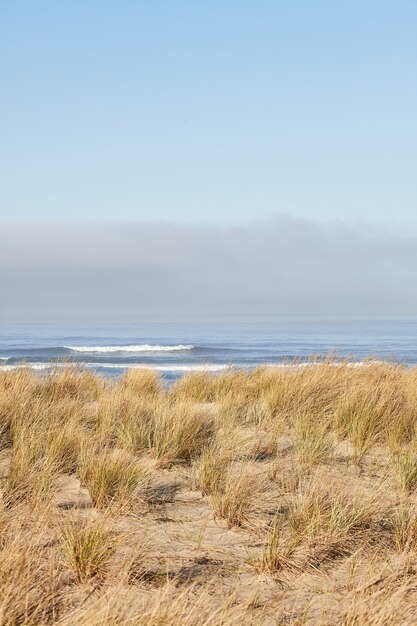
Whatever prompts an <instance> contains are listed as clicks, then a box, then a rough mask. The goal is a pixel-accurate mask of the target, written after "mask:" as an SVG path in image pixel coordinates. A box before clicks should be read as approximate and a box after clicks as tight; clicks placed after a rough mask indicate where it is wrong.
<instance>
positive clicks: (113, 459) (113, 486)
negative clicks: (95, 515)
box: [80, 449, 151, 510]
mask: <svg viewBox="0 0 417 626" xmlns="http://www.w3.org/2000/svg"><path fill="white" fill-rule="evenodd" d="M80 476H81V480H82V482H83V483H84V484H85V486H86V487H87V489H88V491H89V494H90V497H91V500H92V502H93V504H94V506H95V507H97V508H98V509H107V508H109V507H116V508H120V509H122V510H126V509H127V508H132V507H135V506H136V505H137V504H138V499H139V497H140V496H141V495H142V496H143V495H144V493H145V491H146V489H147V487H148V485H149V481H150V477H151V469H150V466H149V464H146V463H144V462H143V461H139V460H138V459H137V458H136V457H133V456H132V455H130V454H129V453H127V452H125V451H124V450H119V449H110V450H104V451H99V452H95V451H90V450H85V451H84V453H83V458H82V461H81V467H80Z"/></svg>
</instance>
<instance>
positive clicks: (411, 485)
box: [392, 449, 417, 494]
mask: <svg viewBox="0 0 417 626" xmlns="http://www.w3.org/2000/svg"><path fill="white" fill-rule="evenodd" d="M392 461H393V466H394V469H395V473H396V475H397V479H398V482H399V484H400V486H401V489H402V490H403V491H404V492H405V493H407V494H410V493H411V492H412V491H413V490H414V489H415V488H416V487H417V453H416V452H415V451H414V450H406V449H404V450H397V451H396V452H394V454H393V457H392Z"/></svg>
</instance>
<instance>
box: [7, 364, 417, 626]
mask: <svg viewBox="0 0 417 626" xmlns="http://www.w3.org/2000/svg"><path fill="white" fill-rule="evenodd" d="M416 417H417V368H412V369H410V368H405V367H401V366H398V365H390V364H383V363H369V364H366V365H365V366H363V367H360V368H358V367H352V366H351V365H350V364H349V363H348V362H344V361H338V360H337V359H334V358H329V359H327V360H326V362H324V363H319V362H318V361H316V360H315V359H312V360H311V363H310V364H309V365H308V366H305V367H301V366H299V365H298V364H297V363H294V364H292V365H291V366H290V367H288V368H278V369H273V368H258V369H256V370H254V371H252V372H242V371H235V370H233V369H230V370H227V371H226V372H224V373H223V374H222V375H219V376H211V375H209V374H193V375H190V376H187V377H184V378H182V379H181V380H180V381H179V382H177V383H176V384H175V385H174V386H173V387H171V388H170V389H165V388H164V386H163V384H162V381H161V380H160V378H159V377H158V376H157V375H155V373H154V372H148V371H145V370H138V371H131V372H129V373H128V374H126V375H125V376H123V377H121V378H120V379H119V380H113V381H108V380H103V379H101V378H99V377H98V376H95V375H94V374H91V373H89V372H85V371H83V370H82V369H77V368H75V367H72V366H69V367H68V368H62V367H61V368H59V369H57V371H53V372H50V373H48V374H46V375H42V376H37V375H35V374H33V373H32V372H31V371H29V370H28V369H20V370H16V371H13V372H7V373H5V372H2V373H0V481H1V485H0V487H1V501H0V626H15V625H16V626H17V625H26V626H29V625H35V624H43V625H49V624H61V625H62V626H69V625H70V624H71V625H72V624H75V625H77V624H79V625H81V624H83V625H84V624H86V625H87V626H107V625H108V626H110V625H113V624H132V625H137V624H150V625H155V626H156V625H158V626H163V625H171V624H173V625H177V626H180V625H181V626H182V625H186V626H187V625H190V626H191V624H193V625H194V624H196V625H201V626H203V624H204V625H213V626H215V625H219V626H220V624H222V625H225V626H226V625H229V624H230V625H231V624H236V623H239V624H248V625H254V624H267V625H268V624H271V625H272V624H294V625H295V624H298V625H299V624H318V625H319V626H330V625H332V624H343V625H345V626H354V625H355V626H356V625H359V624H361V625H362V624H369V625H371V624H372V625H381V626H382V624H395V625H399V624H414V623H415V606H416V605H417V588H416V586H415V582H414V581H415V576H416V575H417V430H416V424H417V419H416Z"/></svg>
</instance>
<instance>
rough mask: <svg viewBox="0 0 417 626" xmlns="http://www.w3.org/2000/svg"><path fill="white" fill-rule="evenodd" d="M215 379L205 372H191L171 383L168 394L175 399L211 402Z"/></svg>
mask: <svg viewBox="0 0 417 626" xmlns="http://www.w3.org/2000/svg"><path fill="white" fill-rule="evenodd" d="M216 383H217V380H216V378H214V377H213V376H210V374H208V373H207V372H193V373H192V374H188V375H187V376H183V377H182V378H180V379H179V380H178V381H177V382H176V383H174V385H172V387H171V389H170V391H169V395H170V396H171V397H172V398H174V399H175V400H176V401H179V402H181V401H185V402H189V401H190V400H191V401H193V402H213V401H214V400H215V398H216Z"/></svg>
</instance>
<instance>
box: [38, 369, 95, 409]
mask: <svg viewBox="0 0 417 626" xmlns="http://www.w3.org/2000/svg"><path fill="white" fill-rule="evenodd" d="M104 387H105V383H104V381H103V379H100V378H99V377H98V376H95V375H94V374H93V373H92V372H87V371H85V370H82V369H81V368H80V367H71V366H70V365H68V367H65V368H62V369H56V370H52V371H51V372H50V373H49V374H48V375H47V377H46V379H45V382H44V384H43V385H42V386H41V387H40V391H41V393H42V396H44V397H45V398H47V399H48V400H53V401H57V400H62V399H69V398H72V399H74V400H78V401H83V402H92V401H94V400H97V398H98V397H99V396H100V394H101V392H102V391H103V389H104Z"/></svg>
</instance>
